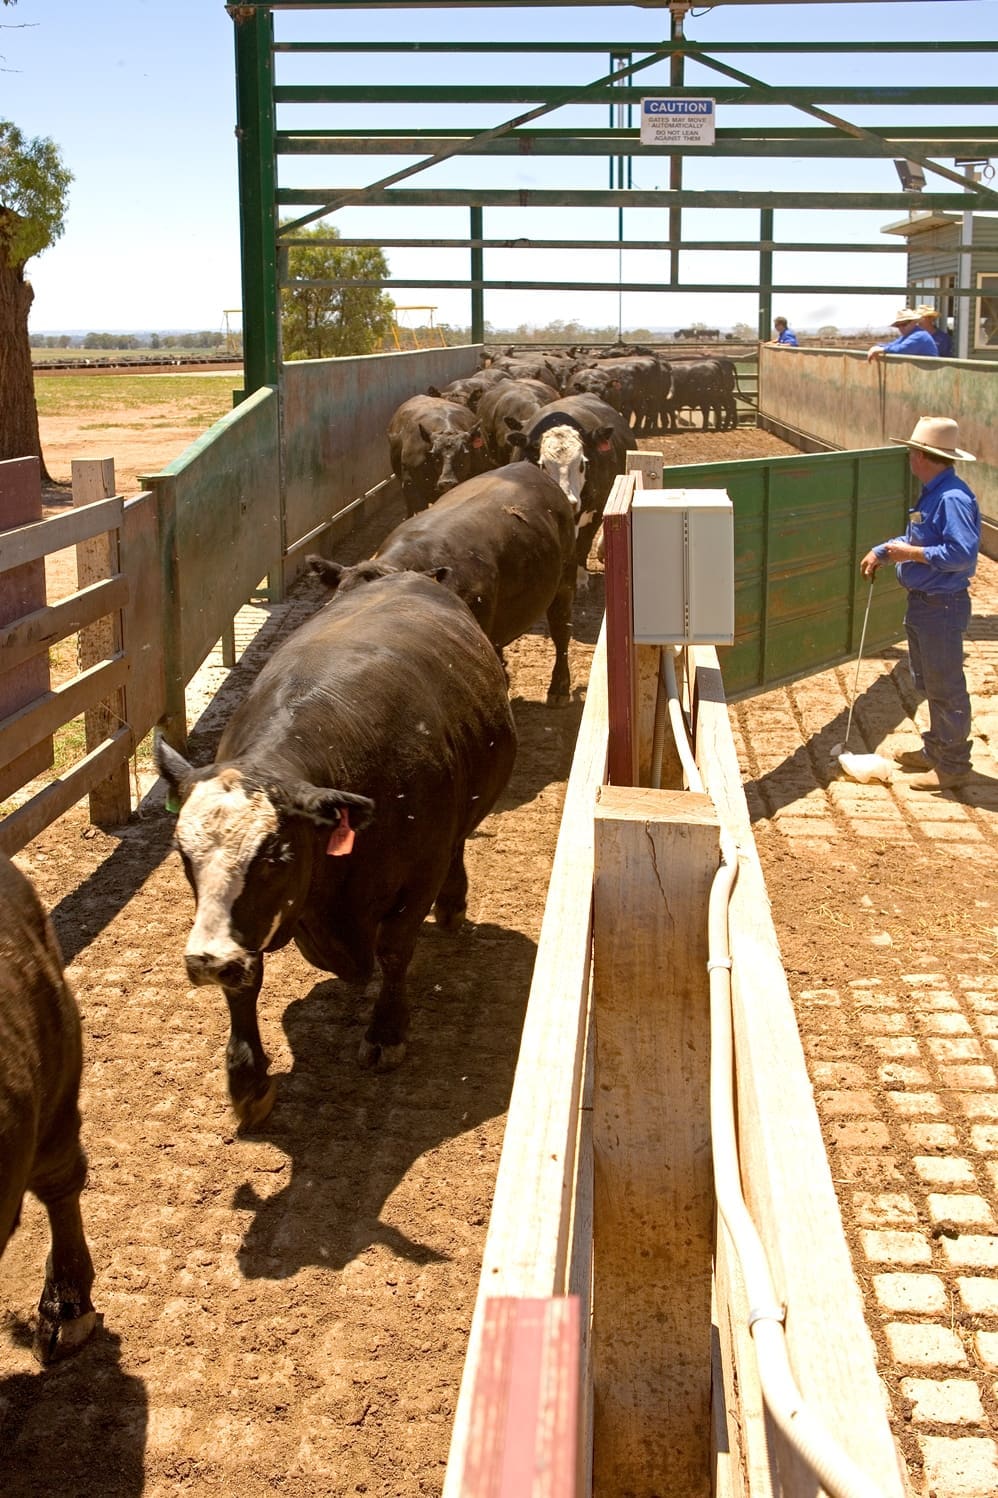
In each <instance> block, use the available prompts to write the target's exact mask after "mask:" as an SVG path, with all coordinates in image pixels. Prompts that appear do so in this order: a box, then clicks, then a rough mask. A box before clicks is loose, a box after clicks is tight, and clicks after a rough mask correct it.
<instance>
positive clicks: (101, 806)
mask: <svg viewBox="0 0 998 1498" xmlns="http://www.w3.org/2000/svg"><path fill="white" fill-rule="evenodd" d="M70 467H71V472H72V480H73V504H74V506H75V507H76V508H77V509H82V508H83V507H84V506H89V505H91V504H94V503H99V502H100V500H102V499H109V498H111V496H112V495H113V494H114V459H113V458H88V459H85V460H80V459H76V458H74V459H73V460H72V463H71V465H70ZM123 509H124V507H122V512H123ZM120 565H121V557H120V548H119V539H118V531H117V530H109V531H105V532H104V533H102V534H101V535H98V536H92V537H90V538H88V539H87V540H86V541H81V542H79V543H78V545H77V547H76V575H77V580H78V582H79V584H80V586H81V587H87V586H88V585H89V584H91V583H97V582H101V581H103V580H104V579H105V578H109V577H114V576H116V575H117V574H118V572H119V569H120ZM77 649H78V656H79V662H80V669H81V670H83V671H87V670H89V668H90V667H91V666H95V665H96V664H97V663H98V661H107V660H111V659H112V658H113V657H114V656H117V655H119V654H120V653H121V652H122V651H123V650H124V640H123V633H122V626H121V615H120V613H119V612H118V611H117V610H114V611H113V612H112V613H109V614H105V615H103V616H102V617H101V618H100V619H97V620H95V621H94V622H93V623H92V624H88V625H86V626H85V627H84V628H83V629H81V630H80V634H79V640H78V645H77ZM125 721H126V720H125V693H124V688H123V687H117V688H116V689H115V690H114V691H113V692H111V693H109V694H108V696H107V697H105V698H103V699H102V700H101V701H100V702H97V703H95V704H94V705H93V707H90V708H88V709H87V711H86V713H85V714H84V733H85V735H86V744H87V750H88V752H89V751H92V750H94V749H96V748H97V746H98V744H100V743H102V742H103V741H104V739H106V738H108V737H109V736H110V735H111V734H112V733H114V732H115V731H116V729H117V728H119V727H120V726H121V725H122V724H124V723H125ZM131 814H132V792H131V786H130V784H129V776H128V765H127V763H126V764H122V765H116V766H115V768H114V770H113V771H112V772H111V774H110V775H109V776H108V778H107V780H105V781H103V782H102V783H101V784H100V785H96V786H94V788H93V790H92V791H91V792H90V820H91V822H93V823H94V825H95V826H97V827H116V826H118V825H119V824H121V823H122V822H127V821H128V818H129V817H130V816H131Z"/></svg>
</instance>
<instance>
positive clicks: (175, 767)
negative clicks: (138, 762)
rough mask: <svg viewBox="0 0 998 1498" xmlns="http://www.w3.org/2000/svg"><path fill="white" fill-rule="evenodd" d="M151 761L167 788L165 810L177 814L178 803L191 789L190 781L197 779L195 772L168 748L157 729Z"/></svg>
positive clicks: (174, 751) (173, 750) (184, 760)
mask: <svg viewBox="0 0 998 1498" xmlns="http://www.w3.org/2000/svg"><path fill="white" fill-rule="evenodd" d="M152 760H153V764H154V765H155V766H156V769H157V770H158V771H159V773H160V775H162V777H163V779H164V780H165V781H166V783H167V785H168V786H169V790H168V792H167V797H166V809H167V811H172V812H178V811H179V810H180V803H181V802H182V801H183V799H184V797H185V796H186V795H187V792H188V791H189V790H190V788H191V782H192V780H194V779H196V778H197V771H196V770H195V769H194V767H193V765H190V764H188V762H187V760H186V759H184V756H183V755H182V754H178V753H177V751H176V749H172V748H171V747H170V745H169V744H168V743H167V742H166V740H165V739H164V737H163V735H162V733H161V732H160V730H159V729H158V728H157V729H156V732H155V733H154V735H153V742H152Z"/></svg>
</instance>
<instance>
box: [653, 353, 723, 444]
mask: <svg viewBox="0 0 998 1498" xmlns="http://www.w3.org/2000/svg"><path fill="white" fill-rule="evenodd" d="M669 364H670V367H671V371H672V389H671V393H670V396H669V400H668V402H667V408H666V409H667V413H668V420H667V422H666V425H668V426H671V427H672V428H673V429H675V428H676V427H677V426H678V416H679V412H680V411H681V410H683V409H684V408H687V407H688V408H689V409H690V410H699V412H700V415H701V422H702V425H703V428H704V430H705V431H706V429H707V427H708V426H709V425H710V417H711V414H712V413H713V416H714V425H715V427H716V428H717V429H718V430H719V431H720V430H723V429H725V428H727V427H733V426H736V425H737V423H738V407H737V404H736V401H735V390H736V388H737V381H736V375H735V365H734V363H733V361H732V360H731V359H715V358H711V357H706V356H705V357H704V358H702V359H672V360H670V361H669Z"/></svg>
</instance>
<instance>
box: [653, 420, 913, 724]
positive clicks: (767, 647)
mask: <svg viewBox="0 0 998 1498" xmlns="http://www.w3.org/2000/svg"><path fill="white" fill-rule="evenodd" d="M665 485H666V487H667V488H670V489H725V490H727V492H728V495H729V496H730V498H731V502H732V504H733V506H734V513H735V643H734V645H732V646H730V647H722V648H721V649H720V650H719V655H720V659H721V667H722V670H723V672H724V684H725V691H726V692H727V693H728V695H729V697H730V696H731V695H732V694H734V693H739V692H747V691H751V690H754V689H757V688H759V687H762V686H766V685H769V684H772V683H774V682H777V681H782V680H786V679H788V678H790V677H793V676H800V675H803V674H805V673H807V672H810V671H818V670H822V669H824V668H825V667H827V666H830V665H833V664H835V663H836V662H838V661H842V660H846V659H848V658H849V656H851V655H853V654H854V653H855V652H856V651H857V650H858V648H859V640H860V635H861V632H862V626H863V614H864V612H865V609H866V602H867V597H868V590H867V587H866V584H864V583H863V581H862V578H861V577H860V574H859V560H860V557H862V556H863V555H864V553H865V552H867V551H868V550H869V548H870V547H871V546H872V545H873V543H874V542H876V541H882V540H884V539H885V538H886V537H888V536H892V535H898V534H899V533H900V532H901V531H902V530H903V529H904V523H905V512H906V507H907V495H908V486H909V477H908V462H907V451H906V449H903V448H880V449H876V450H873V451H862V452H847V453H812V454H799V455H794V456H793V457H786V458H753V459H750V460H748V461H747V462H743V463H702V464H696V465H689V466H685V467H676V468H667V469H666V471H665ZM903 614H904V595H903V593H902V591H901V589H900V588H898V587H897V586H896V585H895V584H893V583H892V582H890V581H886V582H884V583H883V584H882V585H881V586H880V587H878V588H876V589H875V591H874V598H873V601H872V604H871V609H870V618H869V623H868V625H867V634H866V644H865V647H864V648H865V649H867V650H869V649H875V648H877V647H879V646H883V645H887V644H890V643H891V642H892V641H894V640H896V639H898V638H899V637H900V635H901V633H902V623H901V621H902V617H903Z"/></svg>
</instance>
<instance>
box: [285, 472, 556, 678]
mask: <svg viewBox="0 0 998 1498" xmlns="http://www.w3.org/2000/svg"><path fill="white" fill-rule="evenodd" d="M309 563H310V565H311V566H312V568H313V570H314V571H315V572H317V573H318V574H319V575H320V577H322V578H323V579H324V581H325V582H326V584H327V586H331V587H335V586H337V585H338V584H339V579H340V577H341V576H343V575H344V574H345V569H343V568H340V567H338V566H337V565H336V564H335V563H329V562H323V560H322V558H321V557H315V558H312V557H310V558H309ZM374 563H375V564H378V565H381V566H386V567H391V568H395V569H399V570H402V569H406V568H408V569H410V570H411V571H414V572H434V571H436V570H437V569H440V568H446V569H447V575H446V578H445V583H446V586H447V587H449V588H452V589H453V590H454V592H456V593H457V594H458V595H459V596H460V597H461V598H463V599H464V601H465V602H466V603H467V605H468V607H469V608H470V609H471V612H472V613H473V614H474V616H475V618H476V619H477V620H478V622H479V624H480V625H481V627H482V629H483V630H484V631H485V633H486V635H488V637H489V639H490V640H491V642H492V644H493V645H494V646H495V648H496V650H497V651H501V650H502V648H503V646H504V645H508V644H509V643H510V641H511V640H516V639H518V638H519V636H520V635H522V634H525V633H526V631H527V630H528V629H529V628H530V627H531V625H532V624H534V623H536V621H537V619H538V618H539V617H540V616H541V615H542V614H545V615H546V616H547V621H548V627H549V629H550V631H551V639H552V642H553V644H554V647H555V663H554V670H553V671H552V674H551V684H550V686H549V688H548V695H547V700H548V705H549V706H551V707H565V706H567V705H568V703H569V701H570V700H571V678H570V675H569V668H568V642H569V639H570V637H571V630H572V605H573V603H574V601H575V516H574V514H573V513H572V506H571V504H570V503H569V501H568V500H567V499H566V498H565V495H564V494H563V493H562V491H561V489H560V488H559V486H558V485H557V484H556V483H555V482H554V480H553V479H550V478H548V476H547V474H545V473H542V472H541V470H540V469H539V468H535V467H534V465H533V464H532V463H511V464H509V465H508V466H507V467H504V468H495V469H493V470H492V472H491V473H483V474H480V475H479V477H478V478H474V479H469V480H468V481H467V483H464V484H459V485H458V487H457V488H456V489H452V490H451V492H450V493H449V494H445V495H444V497H443V499H441V500H438V501H437V503H436V504H435V505H434V506H433V508H432V509H430V510H427V511H425V512H424V513H423V514H422V515H414V516H413V518H412V519H411V520H404V521H403V522H402V524H401V525H399V526H397V527H396V529H395V530H394V531H392V533H391V535H390V536H389V537H388V538H387V540H385V541H383V542H382V544H381V546H380V547H379V548H378V550H377V552H376V553H375V557H374ZM370 566H371V564H369V563H361V566H360V569H352V570H354V571H359V570H361V569H363V568H364V567H370ZM346 575H349V574H348V573H346Z"/></svg>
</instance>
